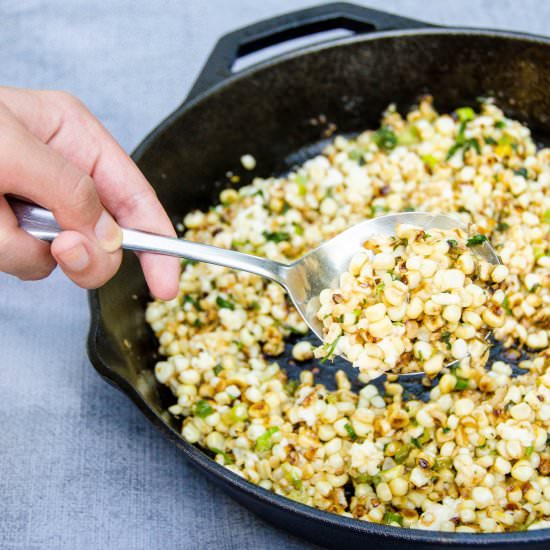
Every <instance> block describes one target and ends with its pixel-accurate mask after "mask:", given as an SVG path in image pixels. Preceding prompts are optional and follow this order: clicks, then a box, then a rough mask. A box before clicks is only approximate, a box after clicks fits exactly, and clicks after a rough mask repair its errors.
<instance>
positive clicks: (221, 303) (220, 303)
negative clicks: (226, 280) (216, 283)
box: [216, 296, 235, 311]
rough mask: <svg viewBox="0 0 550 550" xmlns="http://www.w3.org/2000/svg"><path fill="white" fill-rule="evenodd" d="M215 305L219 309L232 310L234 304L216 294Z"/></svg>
mask: <svg viewBox="0 0 550 550" xmlns="http://www.w3.org/2000/svg"><path fill="white" fill-rule="evenodd" d="M216 305H217V306H218V307H219V308H220V309H223V308H225V309H230V310H232V311H233V310H234V309H235V304H234V303H233V302H230V301H229V300H226V299H225V298H222V297H221V296H218V297H217V298H216Z"/></svg>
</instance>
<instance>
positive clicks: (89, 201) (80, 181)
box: [0, 87, 179, 299]
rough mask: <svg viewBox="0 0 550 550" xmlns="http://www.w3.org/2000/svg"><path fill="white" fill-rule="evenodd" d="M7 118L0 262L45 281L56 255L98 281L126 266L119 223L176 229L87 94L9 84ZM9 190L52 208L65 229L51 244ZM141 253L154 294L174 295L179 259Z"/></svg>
mask: <svg viewBox="0 0 550 550" xmlns="http://www.w3.org/2000/svg"><path fill="white" fill-rule="evenodd" d="M0 127H1V128H2V131H1V132H0V271H3V272H6V273H10V274H12V275H15V276H17V277H19V278H20V279H23V280H36V279H42V278H44V277H47V276H48V275H49V274H50V272H51V271H52V270H53V269H54V268H55V266H56V263H57V264H59V265H60V267H61V269H62V270H63V271H64V272H65V274H66V275H67V276H68V277H69V278H71V279H72V280H73V281H74V282H75V283H76V284H77V285H79V286H81V287H84V288H96V287H98V286H101V285H102V284H104V283H105V282H107V281H108V280H109V279H110V278H111V277H112V276H113V275H114V274H115V273H116V271H117V270H118V268H119V266H120V262H121V259H122V252H121V250H120V244H121V236H122V234H121V230H120V226H119V225H118V223H120V224H121V225H122V226H125V227H129V228H132V229H141V230H144V231H151V232H154V233H159V234H163V235H168V236H175V231H174V228H173V227H172V224H171V222H170V220H169V218H168V216H167V214H166V212H165V211H164V209H163V208H162V206H161V204H160V202H159V201H158V199H157V197H156V195H155V192H154V191H153V189H152V187H151V186H150V185H149V183H148V182H147V180H146V179H145V177H144V176H143V174H142V173H141V172H140V171H139V169H138V168H137V166H136V165H135V164H134V163H133V161H132V160H131V159H130V158H129V157H128V155H127V154H126V153H125V152H124V150H123V149H122V148H121V147H120V146H119V145H118V144H117V143H116V141H115V140H114V138H113V137H112V136H111V135H110V134H109V133H108V132H107V130H106V129H105V128H104V127H103V126H102V125H101V123H100V122H99V121H98V120H97V119H96V118H95V117H94V116H93V115H92V114H91V113H90V112H89V111H88V110H87V109H86V107H85V106H84V105H83V104H82V103H81V102H80V101H79V100H78V99H76V98H74V97H72V96H71V95H69V94H66V93H64V92H50V91H33V90H22V89H16V88H6V87H0ZM7 193H11V194H14V195H19V196H21V197H24V198H26V199H29V200H31V201H33V202H35V203H37V204H39V205H41V206H43V207H45V208H48V209H49V210H51V211H52V212H53V214H54V216H55V218H56V220H57V222H58V223H59V225H60V226H61V228H62V229H63V231H62V232H61V233H60V235H59V236H58V237H57V238H56V239H55V240H54V241H53V242H52V243H51V246H50V245H49V244H48V243H45V242H42V241H39V240H38V239H35V238H34V237H31V236H30V235H29V234H27V233H26V232H25V231H23V230H22V229H21V228H19V227H18V225H17V220H16V218H15V215H14V213H13V212H12V210H11V208H10V207H9V205H8V203H7V201H6V199H5V198H4V196H3V195H5V194H7ZM115 220H116V221H115ZM117 222H118V223H117ZM139 259H140V262H141V266H142V269H143V272H144V274H145V279H146V280H147V284H148V285H149V289H150V290H151V292H152V294H153V295H155V296H156V297H157V298H161V299H171V298H173V297H175V296H176V294H177V291H178V275H179V260H178V259H177V258H171V257H167V256H160V255H155V254H145V253H143V254H140V255H139Z"/></svg>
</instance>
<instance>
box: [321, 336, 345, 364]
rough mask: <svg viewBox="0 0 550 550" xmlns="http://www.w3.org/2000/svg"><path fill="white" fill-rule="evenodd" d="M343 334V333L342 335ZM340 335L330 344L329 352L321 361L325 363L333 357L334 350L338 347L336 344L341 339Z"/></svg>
mask: <svg viewBox="0 0 550 550" xmlns="http://www.w3.org/2000/svg"><path fill="white" fill-rule="evenodd" d="M340 336H341V335H340ZM340 336H338V338H336V339H335V340H334V342H332V344H330V347H329V348H328V351H327V354H326V355H325V356H324V357H323V358H322V359H321V361H320V363H324V362H325V361H326V360H327V359H331V358H332V357H331V356H332V355H333V354H334V350H335V349H336V346H337V345H338V340H340Z"/></svg>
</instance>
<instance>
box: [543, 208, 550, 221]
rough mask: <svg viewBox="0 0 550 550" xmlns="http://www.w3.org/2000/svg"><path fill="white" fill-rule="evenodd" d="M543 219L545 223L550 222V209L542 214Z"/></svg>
mask: <svg viewBox="0 0 550 550" xmlns="http://www.w3.org/2000/svg"><path fill="white" fill-rule="evenodd" d="M542 221H543V222H544V223H550V209H549V210H545V211H544V214H543V215H542Z"/></svg>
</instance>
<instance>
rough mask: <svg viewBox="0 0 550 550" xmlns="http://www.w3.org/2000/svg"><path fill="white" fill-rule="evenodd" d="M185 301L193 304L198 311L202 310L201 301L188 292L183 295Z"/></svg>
mask: <svg viewBox="0 0 550 550" xmlns="http://www.w3.org/2000/svg"><path fill="white" fill-rule="evenodd" d="M183 303H184V304H191V305H192V306H193V307H194V308H195V309H196V310H197V311H202V307H201V305H200V304H199V301H198V300H197V299H196V298H195V297H193V296H191V295H190V294H186V295H185V296H184V297H183Z"/></svg>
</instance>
